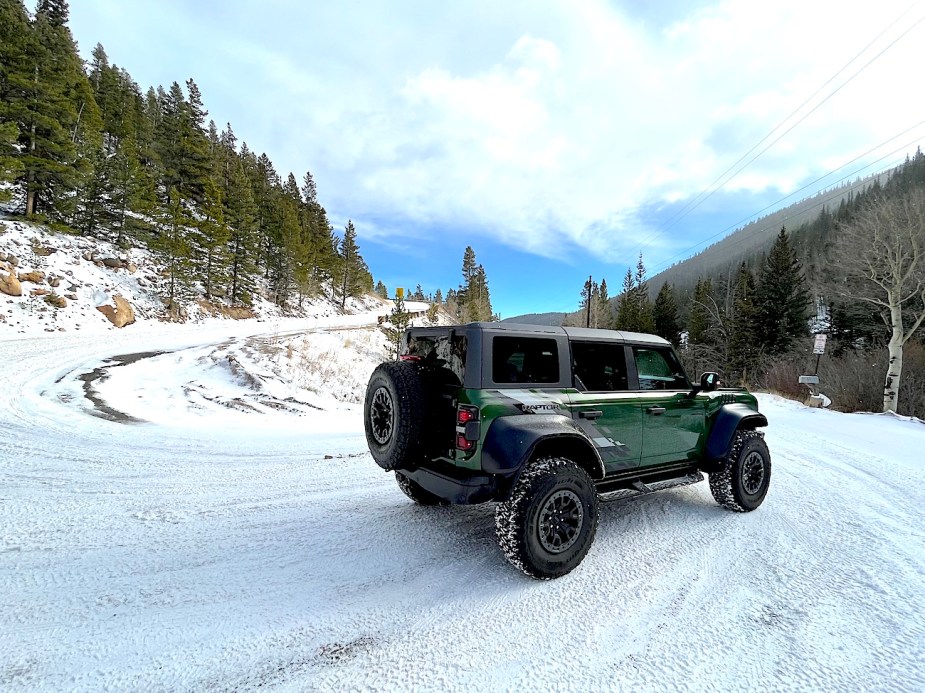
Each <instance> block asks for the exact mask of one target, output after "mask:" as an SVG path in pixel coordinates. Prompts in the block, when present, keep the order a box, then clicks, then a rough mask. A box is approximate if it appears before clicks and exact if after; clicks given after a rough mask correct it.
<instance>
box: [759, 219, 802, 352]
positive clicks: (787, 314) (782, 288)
mask: <svg viewBox="0 0 925 693" xmlns="http://www.w3.org/2000/svg"><path fill="white" fill-rule="evenodd" d="M805 284H806V282H805V279H804V277H803V271H802V267H801V264H800V261H799V260H798V259H797V256H796V253H795V252H794V250H793V248H792V247H791V245H790V242H789V240H788V238H787V232H786V230H785V229H784V228H783V227H781V230H780V233H779V234H778V236H777V240H776V241H775V242H774V246H773V247H772V248H771V252H770V253H768V256H767V259H766V260H765V262H764V265H763V266H762V268H761V273H760V275H759V279H758V287H757V294H756V297H755V303H756V308H757V310H756V315H755V320H756V323H757V325H756V330H757V337H758V339H759V341H760V342H761V344H762V345H763V347H764V349H765V350H766V351H767V353H768V354H769V355H772V356H773V355H776V354H781V353H784V352H786V351H787V350H788V349H790V347H791V346H792V345H793V343H794V341H795V340H797V339H798V338H800V337H804V336H806V334H807V333H808V332H809V329H808V326H807V322H806V319H807V312H808V309H809V306H810V299H809V293H808V292H807V290H806V286H805Z"/></svg>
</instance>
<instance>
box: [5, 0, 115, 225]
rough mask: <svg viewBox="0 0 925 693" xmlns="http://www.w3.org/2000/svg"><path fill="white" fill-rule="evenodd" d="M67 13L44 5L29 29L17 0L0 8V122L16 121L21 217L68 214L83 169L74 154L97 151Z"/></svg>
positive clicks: (58, 3) (63, 6)
mask: <svg viewBox="0 0 925 693" xmlns="http://www.w3.org/2000/svg"><path fill="white" fill-rule="evenodd" d="M67 13H68V10H67V3H66V2H64V1H63V0H55V1H52V0H47V1H42V2H39V4H38V7H37V9H36V14H35V19H34V21H32V22H31V24H30V23H29V22H28V19H27V17H28V16H27V15H26V14H25V9H24V8H23V7H22V5H21V3H16V2H15V0H3V2H2V6H0V19H2V20H3V21H2V22H0V26H2V29H0V52H2V58H3V61H2V68H0V70H2V74H0V97H2V98H0V123H10V122H12V123H15V124H16V128H17V129H18V132H19V142H18V144H19V147H18V148H17V150H16V153H15V158H16V159H17V165H16V168H17V169H18V170H19V172H20V173H19V181H20V185H21V186H22V190H23V192H24V193H25V203H26V204H25V212H26V216H32V215H34V214H37V213H40V212H41V213H45V214H47V215H49V216H50V217H51V218H53V219H59V220H65V219H68V218H70V217H71V215H72V214H73V212H74V205H73V203H74V201H75V200H74V196H73V191H74V190H75V189H76V188H78V187H79V186H80V184H81V182H82V181H81V175H82V174H83V173H84V172H85V164H86V161H85V160H83V159H81V158H79V153H80V152H81V150H82V149H84V148H86V149H87V150H89V149H92V147H93V146H95V144H96V138H98V137H99V125H100V120H99V111H98V109H97V107H96V103H95V101H94V100H93V95H92V93H91V90H90V85H89V82H88V80H87V76H86V74H85V73H84V71H83V64H82V62H81V60H80V57H79V55H78V54H77V46H76V44H75V43H74V40H73V38H72V37H71V32H70V30H69V29H68V28H67V26H66V21H67ZM24 19H25V23H24Z"/></svg>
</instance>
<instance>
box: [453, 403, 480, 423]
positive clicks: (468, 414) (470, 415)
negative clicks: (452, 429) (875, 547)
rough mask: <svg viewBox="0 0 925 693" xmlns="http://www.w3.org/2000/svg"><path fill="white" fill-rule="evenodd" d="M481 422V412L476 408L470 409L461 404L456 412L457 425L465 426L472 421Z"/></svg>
mask: <svg viewBox="0 0 925 693" xmlns="http://www.w3.org/2000/svg"><path fill="white" fill-rule="evenodd" d="M478 420H479V410H478V409H476V408H475V407H468V406H466V405H465V404H460V405H459V409H457V410H456V423H457V424H459V425H460V426H465V425H466V424H467V423H469V422H470V421H478Z"/></svg>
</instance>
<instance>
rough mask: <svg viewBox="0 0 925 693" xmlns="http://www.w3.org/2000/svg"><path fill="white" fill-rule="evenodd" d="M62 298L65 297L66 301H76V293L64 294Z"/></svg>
mask: <svg viewBox="0 0 925 693" xmlns="http://www.w3.org/2000/svg"><path fill="white" fill-rule="evenodd" d="M64 298H66V299H67V300H68V301H76V300H77V294H64Z"/></svg>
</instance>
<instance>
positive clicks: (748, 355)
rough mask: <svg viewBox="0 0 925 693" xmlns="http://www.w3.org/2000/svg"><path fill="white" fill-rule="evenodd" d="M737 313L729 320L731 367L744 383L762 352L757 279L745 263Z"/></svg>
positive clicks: (738, 283) (735, 305) (738, 282)
mask: <svg viewBox="0 0 925 693" xmlns="http://www.w3.org/2000/svg"><path fill="white" fill-rule="evenodd" d="M734 296H735V297H734V302H733V312H732V316H731V319H730V320H729V325H730V327H729V345H728V352H727V357H726V358H727V366H728V370H729V372H730V375H731V376H732V377H733V378H735V379H738V380H740V381H741V382H743V383H747V382H748V377H749V374H750V373H751V372H752V369H753V368H754V367H755V365H756V364H757V361H758V356H759V352H760V347H759V341H758V336H757V329H756V328H757V323H756V321H755V318H756V315H757V305H756V302H755V301H756V298H757V295H756V290H755V279H754V277H753V276H752V273H751V270H749V269H748V267H747V266H746V265H745V263H744V262H743V263H742V266H741V267H740V269H739V275H738V277H737V279H736V284H735V294H734Z"/></svg>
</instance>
